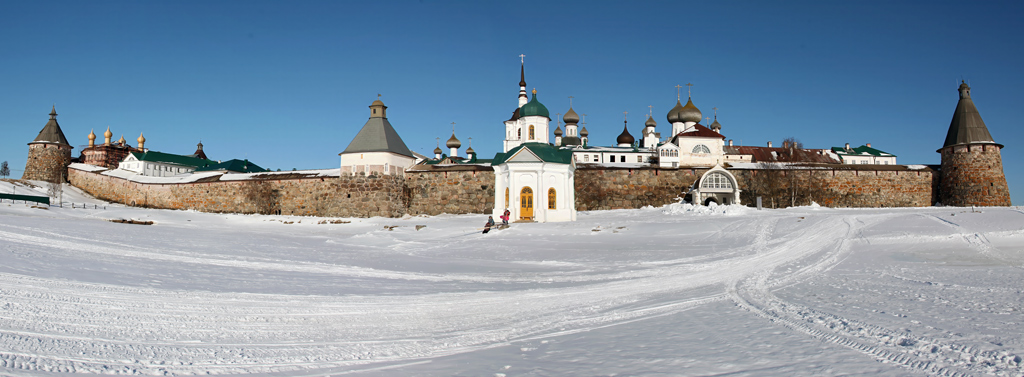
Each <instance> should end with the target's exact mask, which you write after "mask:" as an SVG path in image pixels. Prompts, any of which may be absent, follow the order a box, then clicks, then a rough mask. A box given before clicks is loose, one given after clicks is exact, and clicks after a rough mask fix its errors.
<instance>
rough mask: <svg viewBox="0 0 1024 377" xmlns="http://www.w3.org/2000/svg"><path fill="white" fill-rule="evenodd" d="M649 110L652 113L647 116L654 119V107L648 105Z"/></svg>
mask: <svg viewBox="0 0 1024 377" xmlns="http://www.w3.org/2000/svg"><path fill="white" fill-rule="evenodd" d="M647 110H648V111H650V113H648V114H647V116H649V117H651V118H654V105H647Z"/></svg>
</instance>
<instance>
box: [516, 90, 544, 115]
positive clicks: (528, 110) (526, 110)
mask: <svg viewBox="0 0 1024 377" xmlns="http://www.w3.org/2000/svg"><path fill="white" fill-rule="evenodd" d="M519 116H520V117H528V116H540V117H545V118H548V119H551V113H549V112H548V108H547V107H544V104H542V103H540V101H538V100H537V91H536V90H535V91H534V92H533V99H531V100H530V102H527V103H526V104H525V105H523V107H521V108H520V109H519Z"/></svg>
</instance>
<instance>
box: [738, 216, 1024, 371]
mask: <svg viewBox="0 0 1024 377" xmlns="http://www.w3.org/2000/svg"><path fill="white" fill-rule="evenodd" d="M886 217H889V216H872V218H870V219H868V223H867V224H864V223H860V219H859V218H855V219H846V220H845V221H846V223H847V231H846V234H845V236H838V237H835V238H834V239H833V240H832V241H831V242H828V243H826V244H823V245H820V246H818V247H819V248H820V249H819V252H820V253H821V254H823V256H822V257H820V258H819V259H818V260H817V261H815V262H814V263H811V264H810V265H808V266H807V267H805V268H803V269H800V270H798V271H797V272H796V273H790V272H788V271H787V272H783V273H781V274H780V273H779V271H778V267H779V266H771V268H766V269H764V270H763V271H761V272H760V273H758V274H755V275H753V276H750V277H748V278H745V279H742V280H737V281H736V282H735V283H734V285H733V287H732V289H731V290H730V294H731V296H732V299H733V301H735V302H736V303H737V304H738V305H739V306H740V307H741V308H744V309H746V310H748V311H750V312H752V313H754V314H756V315H758V316H760V317H762V318H765V319H767V320H769V321H770V322H772V323H775V324H778V325H780V326H784V327H786V328H790V329H792V330H796V331H799V332H802V333H804V334H807V335H809V336H812V337H814V338H817V339H819V340H822V341H826V342H830V343H833V344H837V345H840V346H844V347H847V348H851V349H854V350H856V351H860V352H862V353H865V354H868V355H871V356H872V357H874V358H876V359H877V360H879V361H883V362H890V363H894V364H898V365H901V366H903V367H905V368H908V369H911V370H916V371H920V372H923V373H927V374H929V375H938V376H951V377H953V376H970V375H972V374H973V373H983V374H997V375H1019V374H1020V373H1021V372H1024V368H1022V367H1024V365H1022V364H1021V357H1020V356H1016V355H1009V354H1004V353H1003V354H1001V353H999V352H995V351H981V350H978V349H977V348H975V347H971V346H965V345H959V344H953V343H946V342H943V341H939V340H937V339H930V338H926V337H918V336H911V335H909V334H907V333H905V332H900V331H894V330H890V329H887V328H884V327H880V326H875V325H871V324H867V323H863V322H860V321H855V320H852V319H848V318H843V317H840V316H836V315H833V314H830V313H825V312H822V311H819V310H815V309H812V308H809V307H806V306H802V305H798V304H795V303H791V302H786V301H783V300H781V299H779V298H778V297H777V296H775V295H774V294H773V293H772V292H771V291H772V289H778V288H780V287H782V286H786V285H791V284H795V283H797V282H799V281H803V280H806V279H807V278H809V277H811V276H814V275H817V274H818V273H821V272H824V271H827V270H828V269H831V268H832V267H834V266H835V265H837V264H838V263H839V262H840V261H841V260H842V259H843V256H844V254H846V253H848V252H849V250H850V241H849V240H850V239H853V238H856V236H857V235H858V234H859V233H860V230H861V229H863V228H864V227H866V226H868V225H871V224H877V223H879V222H881V221H882V220H884V219H885V218H886ZM785 246H787V247H790V246H797V247H810V246H811V245H810V244H809V243H807V242H793V244H792V245H785ZM812 248H813V247H812ZM811 254H813V253H808V254H807V255H811Z"/></svg>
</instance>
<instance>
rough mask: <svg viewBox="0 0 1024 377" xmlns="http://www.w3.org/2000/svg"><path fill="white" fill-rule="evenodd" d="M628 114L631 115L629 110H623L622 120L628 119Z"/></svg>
mask: <svg viewBox="0 0 1024 377" xmlns="http://www.w3.org/2000/svg"><path fill="white" fill-rule="evenodd" d="M628 116H629V112H628V111H623V112H622V120H623V121H625V120H626V119H628V118H627V117H628Z"/></svg>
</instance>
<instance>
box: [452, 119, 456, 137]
mask: <svg viewBox="0 0 1024 377" xmlns="http://www.w3.org/2000/svg"><path fill="white" fill-rule="evenodd" d="M452 135H453V136H454V135H455V122H452Z"/></svg>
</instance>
